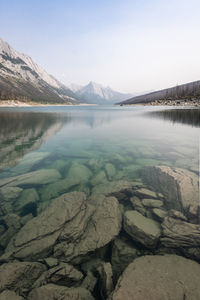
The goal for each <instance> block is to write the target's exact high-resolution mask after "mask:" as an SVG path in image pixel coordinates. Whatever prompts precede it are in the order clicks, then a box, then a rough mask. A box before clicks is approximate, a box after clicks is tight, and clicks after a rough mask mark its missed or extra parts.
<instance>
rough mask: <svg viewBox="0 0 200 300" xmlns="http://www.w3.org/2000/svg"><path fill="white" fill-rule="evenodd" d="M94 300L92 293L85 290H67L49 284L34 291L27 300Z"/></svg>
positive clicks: (63, 287)
mask: <svg viewBox="0 0 200 300" xmlns="http://www.w3.org/2000/svg"><path fill="white" fill-rule="evenodd" d="M55 299H62V300H70V299H77V300H94V298H93V297H92V295H91V293H90V292H89V291H88V290H86V289H84V288H80V287H79V288H67V287H65V286H60V285H55V284H47V285H44V286H41V287H39V288H35V289H33V290H32V291H31V292H30V294H29V295H28V298H27V300H55Z"/></svg>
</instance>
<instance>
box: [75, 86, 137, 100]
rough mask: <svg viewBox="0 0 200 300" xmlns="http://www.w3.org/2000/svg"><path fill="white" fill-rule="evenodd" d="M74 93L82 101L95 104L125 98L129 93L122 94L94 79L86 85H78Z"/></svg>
mask: <svg viewBox="0 0 200 300" xmlns="http://www.w3.org/2000/svg"><path fill="white" fill-rule="evenodd" d="M76 93H77V94H78V95H79V96H80V97H81V99H82V100H83V101H86V102H88V103H95V104H112V103H116V102H118V101H122V100H120V99H127V97H131V96H132V95H131V94H122V93H119V92H116V91H114V90H112V89H111V88H110V87H109V86H106V87H105V86H103V85H101V84H99V83H97V82H95V81H92V80H91V81H90V82H89V83H88V84H87V85H85V86H82V87H80V88H79V89H77V90H76Z"/></svg>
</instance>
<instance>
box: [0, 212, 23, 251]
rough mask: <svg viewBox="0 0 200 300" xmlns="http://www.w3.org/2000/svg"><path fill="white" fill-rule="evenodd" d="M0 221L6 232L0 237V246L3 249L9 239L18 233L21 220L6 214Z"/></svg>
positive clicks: (16, 216) (13, 215)
mask: <svg viewBox="0 0 200 300" xmlns="http://www.w3.org/2000/svg"><path fill="white" fill-rule="evenodd" d="M0 221H1V222H2V223H3V224H5V228H6V231H5V232H4V233H3V234H2V235H1V236H0V245H1V246H2V247H3V248H5V247H6V246H7V245H8V243H9V241H10V239H11V238H12V237H13V236H14V235H15V234H16V233H17V232H18V231H19V229H20V228H21V226H22V225H21V220H20V217H19V216H18V215H15V214H8V215H6V216H4V217H1V219H0Z"/></svg>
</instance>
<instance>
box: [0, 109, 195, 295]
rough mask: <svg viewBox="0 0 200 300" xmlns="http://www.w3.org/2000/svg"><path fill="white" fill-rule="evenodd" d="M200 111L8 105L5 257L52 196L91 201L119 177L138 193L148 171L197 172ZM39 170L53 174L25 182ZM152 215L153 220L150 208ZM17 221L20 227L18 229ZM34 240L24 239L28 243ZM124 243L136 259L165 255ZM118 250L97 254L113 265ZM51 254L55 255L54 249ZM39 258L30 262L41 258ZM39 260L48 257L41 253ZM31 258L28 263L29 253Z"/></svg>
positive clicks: (1, 161)
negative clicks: (75, 195) (69, 195)
mask: <svg viewBox="0 0 200 300" xmlns="http://www.w3.org/2000/svg"><path fill="white" fill-rule="evenodd" d="M199 113H200V110H198V109H194V110H185V109H179V110H177V109H170V110H169V109H168V108H165V107H162V108H161V107H159V108H155V107H153V108H151V107H134V108H133V107H115V106H112V107H103V106H102V107H96V106H87V107H48V108H47V107H41V108H13V109H3V108H2V109H1V110H0V232H1V234H2V236H1V238H0V254H4V253H5V252H6V251H7V250H6V249H7V248H6V247H7V245H8V248H9V247H10V246H9V242H10V241H12V238H13V237H15V236H16V234H17V233H18V232H19V230H20V228H22V225H23V224H26V223H27V222H29V220H31V218H34V217H36V216H39V215H40V213H41V212H43V211H45V210H46V209H47V206H48V204H49V203H51V202H52V200H53V199H55V198H56V197H58V196H59V195H62V194H63V193H66V192H71V191H83V192H85V194H86V195H87V197H88V198H89V197H90V196H92V195H93V194H94V191H96V189H97V188H98V187H99V186H101V185H102V184H103V185H104V186H107V185H109V184H110V183H112V182H118V181H119V180H123V181H128V182H133V181H135V182H136V183H137V184H136V186H137V187H138V188H140V184H142V183H141V182H143V180H144V179H143V175H142V174H143V172H142V170H144V168H146V167H148V166H158V165H166V166H171V167H179V168H183V169H186V170H189V171H191V172H193V173H194V174H197V175H198V174H199V125H200V124H199ZM41 170H45V171H47V172H46V173H45V174H46V175H45V176H46V177H45V176H44V175H43V176H41V174H40V173H38V174H39V175H38V176H36V178H34V180H33V177H32V176H31V179H30V181H26V179H27V177H26V176H27V174H29V173H30V172H35V171H38V172H40V171H41ZM52 170H53V174H52V173H51V172H52ZM55 172H56V173H55ZM43 174H44V173H43ZM23 175H24V176H25V177H23V179H22V177H20V180H22V183H21V184H20V183H19V184H18V185H17V186H18V187H19V188H20V189H21V190H20V191H19V190H18V191H16V190H15V191H14V192H13V191H12V192H11V191H9V193H8V191H6V192H5V191H4V192H3V191H2V190H3V189H4V188H5V187H6V186H9V187H12V186H14V187H16V185H15V180H16V179H15V177H16V176H23ZM51 176H52V177H51ZM12 178H14V179H12ZM18 178H19V177H18ZM52 178H53V179H52ZM12 180H13V181H12ZM27 180H29V179H27ZM13 182H14V184H13ZM57 183H59V184H57ZM146 188H148V186H146ZM22 189H23V191H22ZM169 189H170V186H169ZM26 192H27V193H26ZM35 192H36V193H35ZM15 193H16V194H15ZM22 193H24V194H23V197H22ZM136 193H137V190H136ZM2 195H3V196H2ZM31 197H32V198H31ZM120 197H121V196H120V195H119V198H120ZM147 197H148V196H147ZM148 198H149V197H148ZM31 199H33V200H31ZM97 199H98V197H97ZM27 200H28V201H27ZM29 200H30V201H29ZM123 201H124V203H125V202H126V201H127V199H124V200H123V199H122V204H124V203H123ZM124 206H125V210H129V209H133V208H131V206H130V203H129V204H128V205H127V207H126V203H125V204H124ZM165 209H166V207H165ZM16 215H17V216H18V217H19V218H20V219H17V218H16ZM8 216H9V217H8ZM147 217H150V218H151V217H152V216H151V213H150V214H149V213H148V211H147ZM55 219H56V216H55ZM19 220H20V221H19ZM32 220H33V219H32ZM6 222H7V223H6ZM9 222H10V223H9ZM17 222H18V223H19V222H21V223H20V225H19V224H18V223H17ZM9 224H11V225H9ZM9 226H10V227H9ZM25 226H26V225H25ZM47 226H48V222H47ZM10 228H11V229H10ZM13 228H14V229H13ZM105 235H106V234H105ZM28 238H29V237H27V236H22V240H23V239H24V240H26V239H28ZM120 238H122V240H125V241H126V243H128V247H129V250H128V251H130V248H131V249H132V247H133V248H134V249H137V251H136V250H134V251H135V253H136V252H137V255H144V254H148V253H154V254H156V253H162V250H160V248H159V247H160V245H159V246H158V247H157V246H156V247H157V248H155V249H154V250H152V249H151V250H149V249H148V247H143V246H142V245H141V244H140V243H139V244H138V241H136V242H135V241H132V239H131V237H130V236H128V235H127V234H126V233H125V232H124V231H123V230H122V231H121V233H120ZM18 244H19V241H18ZM112 245H113V244H112V241H111V243H109V246H108V249H107V250H105V249H104V250H103V254H102V252H101V253H100V252H98V254H97V257H100V258H102V257H103V259H104V260H106V261H110V259H111V258H110V257H111V252H112V251H113V250H111V248H112ZM116 245H117V242H116V244H115V247H117V246H116ZM41 247H43V244H42V243H41ZM76 247H80V245H79V244H77V245H76ZM113 247H114V246H113ZM11 249H12V248H11ZM112 249H114V248H112ZM147 250H148V251H149V252H148V251H147ZM105 251H106V252H105ZM156 251H157V252H156ZM159 251H161V252H159ZM93 252H94V251H93ZM105 253H106V254H105ZM138 253H139V254H138ZM178 254H179V253H178ZM48 255H50V256H51V255H53V252H52V253H51V254H48ZM48 255H47V256H48ZM112 255H113V254H112ZM134 255H135V254H134ZM38 258H40V257H38V256H37V258H35V257H34V258H33V259H32V258H31V260H34V261H37V260H38ZM41 258H44V254H43V253H42V254H41ZM20 259H21V257H20ZM22 260H23V259H22ZM25 260H30V254H29V256H28V258H25ZM86 260H88V257H87V258H86ZM64 261H66V260H64ZM67 262H70V263H71V261H68V260H67ZM72 263H73V264H75V265H76V266H78V268H79V270H81V271H83V270H84V268H83V267H82V265H81V264H80V259H79V260H75V261H74V260H72ZM81 263H82V261H81ZM125 265H126V263H125V264H124V265H123V266H125ZM112 266H113V272H114V281H115V282H116V280H117V278H118V276H119V273H120V272H118V271H117V270H116V266H115V264H114V263H113V261H112ZM123 268H124V267H123ZM123 268H122V269H123ZM121 271H122V270H121ZM61 285H62V284H61ZM100 294H101V292H100V291H99V290H98V287H96V288H95V290H94V292H93V295H95V298H96V299H103V298H102V297H101V295H100Z"/></svg>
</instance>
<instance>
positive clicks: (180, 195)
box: [144, 166, 200, 223]
mask: <svg viewBox="0 0 200 300" xmlns="http://www.w3.org/2000/svg"><path fill="white" fill-rule="evenodd" d="M144 176H145V178H146V181H147V182H148V183H149V184H150V185H152V186H153V187H154V188H155V189H159V191H161V192H162V193H163V194H164V196H165V198H166V205H167V206H168V208H169V209H175V210H179V211H181V212H183V213H184V214H185V215H186V216H187V217H188V218H189V220H190V221H191V222H193V223H199V222H200V213H199V212H200V203H199V179H198V176H197V175H196V174H194V173H192V172H189V171H187V170H184V169H180V168H171V167H167V166H156V167H147V168H146V169H145V171H144Z"/></svg>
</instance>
